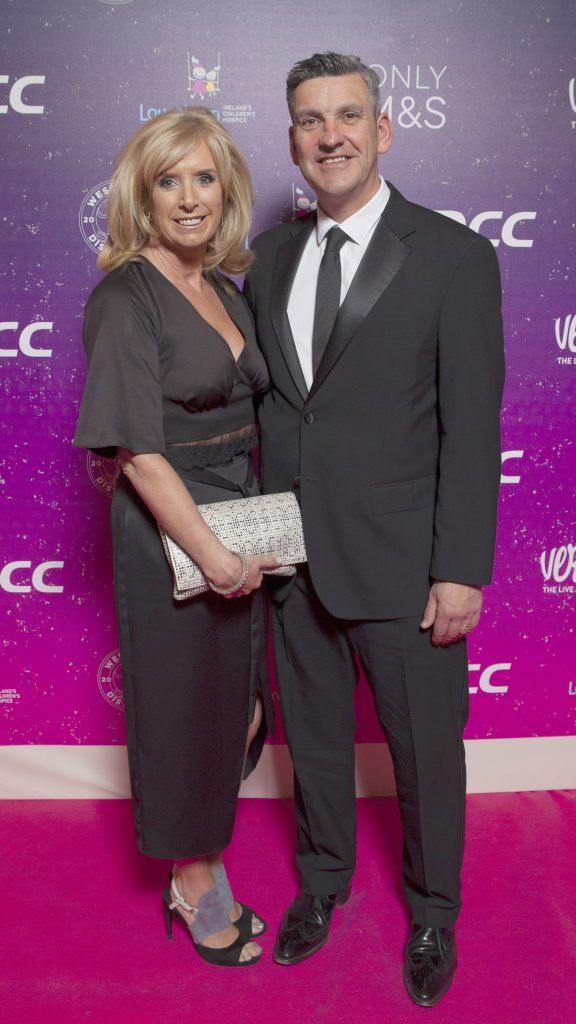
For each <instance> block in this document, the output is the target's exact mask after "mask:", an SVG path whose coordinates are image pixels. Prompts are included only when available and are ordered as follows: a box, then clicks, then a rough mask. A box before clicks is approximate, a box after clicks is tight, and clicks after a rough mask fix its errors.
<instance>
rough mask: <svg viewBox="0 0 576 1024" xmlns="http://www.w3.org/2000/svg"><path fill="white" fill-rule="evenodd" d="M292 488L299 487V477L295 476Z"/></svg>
mask: <svg viewBox="0 0 576 1024" xmlns="http://www.w3.org/2000/svg"><path fill="white" fill-rule="evenodd" d="M292 487H300V477H299V476H295V477H294V479H293V481H292Z"/></svg>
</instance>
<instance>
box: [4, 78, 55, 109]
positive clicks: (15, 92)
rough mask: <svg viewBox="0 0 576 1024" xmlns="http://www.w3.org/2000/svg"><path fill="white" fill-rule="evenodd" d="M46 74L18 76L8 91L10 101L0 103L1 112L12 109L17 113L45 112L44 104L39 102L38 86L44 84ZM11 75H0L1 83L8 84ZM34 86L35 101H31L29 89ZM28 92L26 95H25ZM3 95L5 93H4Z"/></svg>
mask: <svg viewBox="0 0 576 1024" xmlns="http://www.w3.org/2000/svg"><path fill="white" fill-rule="evenodd" d="M45 81H46V76H45V75H24V76H23V77H22V78H16V79H15V80H14V81H13V82H12V85H11V86H10V89H9V90H7V92H8V103H0V114H7V113H8V112H9V111H10V110H12V111H13V112H14V113H15V114H43V113H44V105H43V104H42V103H38V102H37V96H38V94H37V92H36V90H37V88H38V86H40V85H44V83H45ZM9 82H10V75H0V85H8V84H9ZM31 88H34V102H31V98H30V93H29V92H28V90H29V89H31ZM24 93H26V95H24ZM2 95H3V94H2Z"/></svg>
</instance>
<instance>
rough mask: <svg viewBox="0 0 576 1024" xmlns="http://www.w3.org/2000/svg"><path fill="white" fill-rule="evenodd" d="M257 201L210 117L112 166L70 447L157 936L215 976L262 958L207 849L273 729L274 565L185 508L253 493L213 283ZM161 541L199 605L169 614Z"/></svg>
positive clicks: (191, 114)
mask: <svg viewBox="0 0 576 1024" xmlns="http://www.w3.org/2000/svg"><path fill="white" fill-rule="evenodd" d="M252 199H253V193H252V184H251V181H250V176H249V172H248V169H247V167H246V164H245V162H244V159H243V157H242V155H241V153H240V152H239V150H238V147H237V146H236V144H235V142H234V140H233V139H232V137H231V136H230V135H229V134H228V132H227V131H226V130H225V129H224V128H222V127H221V125H220V124H219V123H218V122H217V121H216V120H215V118H214V117H213V116H212V115H211V114H210V113H209V112H208V111H203V110H196V109H194V110H185V111H174V112H169V113H166V114H163V115H161V116H160V117H157V118H155V119H154V120H153V121H150V122H148V123H147V124H146V125H145V126H144V127H143V128H141V129H140V131H138V132H137V133H136V135H135V136H134V138H133V139H131V141H130V142H129V143H128V145H127V146H126V147H125V149H124V150H123V151H122V153H121V154H120V157H119V159H118V162H117V165H116V169H115V172H114V176H113V178H112V183H111V187H110V194H109V204H108V220H109V232H110V233H109V238H108V242H107V244H106V246H105V247H104V250H103V251H102V253H101V255H100V258H99V260H98V264H99V266H100V268H101V269H102V270H106V271H108V275H107V276H106V277H105V278H104V280H103V281H101V282H100V284H99V285H98V286H97V287H96V288H95V289H94V291H93V292H92V294H91V296H90V298H89V300H88V304H87V307H86V315H85V324H84V345H85V348H86V352H87V355H88V363H89V370H88V378H87V382H86V388H85V391H84V397H83V400H82V406H81V410H80V417H79V421H78V428H77V432H76V437H75V440H74V443H75V444H76V445H81V446H83V447H89V448H91V449H93V450H95V451H97V452H100V454H104V455H108V456H111V457H113V456H115V455H117V456H118V459H119V462H120V466H121V469H122V473H121V474H120V477H119V481H118V484H117V487H116V492H115V495H114V499H113V503H112V533H113V541H114V576H115V579H114V584H115V598H116V610H117V617H118V628H119V635H120V650H121V658H122V678H123V689H124V703H125V716H126V731H127V744H128V754H129V762H130V775H131V784H132V794H133V802H134V813H135V823H136V831H137V837H138V845H139V848H140V850H141V851H142V852H143V853H146V854H148V855H150V856H152V857H169V858H171V859H174V860H175V865H174V868H173V870H172V872H171V876H170V879H171V880H170V887H169V889H167V890H166V892H165V894H164V898H165V906H166V914H167V930H168V934H169V937H170V936H171V921H172V912H173V911H174V910H176V911H177V912H178V914H179V915H180V916H181V918H182V919H183V921H184V922H185V923H186V925H187V926H189V928H190V931H191V933H192V937H193V939H194V944H195V946H196V949H197V951H198V952H199V953H200V955H201V956H202V957H203V958H204V959H205V960H208V961H209V962H211V963H214V964H219V965H225V966H246V965H248V964H253V963H256V961H257V960H258V959H259V958H260V956H261V953H262V950H261V948H260V946H258V945H257V944H256V943H254V942H253V941H251V940H252V939H253V938H254V937H255V936H257V935H259V934H261V933H262V931H263V930H264V927H265V925H264V922H263V921H262V920H260V919H259V918H258V917H256V915H255V914H253V913H252V911H250V910H249V908H247V907H243V906H242V904H238V903H236V902H235V901H234V899H233V897H232V893H231V891H230V887H229V885H228V882H227V878H226V873H225V871H224V868H223V865H222V860H221V851H222V849H223V848H224V847H225V846H226V845H227V844H228V842H229V841H230V837H231V832H232V826H233V821H234V814H235V807H236V800H237V795H238V789H239V785H240V781H241V776H242V772H243V768H244V765H245V763H246V764H247V771H250V770H251V769H252V768H253V767H254V765H255V763H256V761H257V759H258V757H259V754H260V752H261V749H262V745H263V742H264V739H265V736H266V733H267V731H268V727H269V724H270V721H271V715H270V707H271V705H270V698H269V695H268V693H267V689H266V686H265V682H264V680H265V668H264V667H263V666H264V664H265V662H264V658H265V649H264V648H265V643H264V641H265V630H264V607H263V598H262V595H261V593H260V592H259V590H258V588H259V587H260V584H261V582H262V571H263V570H264V569H266V568H272V567H273V566H274V565H275V564H276V559H275V558H274V557H267V558H261V557H258V558H257V557H251V558H246V559H243V558H241V557H240V556H238V555H236V554H234V553H233V552H231V551H229V550H227V549H226V548H225V547H224V546H223V545H222V544H221V543H220V541H219V540H218V539H217V538H216V536H215V535H214V534H213V533H212V532H211V530H210V529H209V528H208V527H207V525H206V524H205V522H204V520H203V519H202V517H201V515H200V513H199V512H198V510H197V507H196V505H197V503H200V502H207V501H221V500H230V499H231V498H234V497H235V496H236V497H242V496H246V495H250V494H254V493H257V485H256V483H255V481H254V477H253V471H252V463H251V458H250V454H249V453H250V449H251V448H253V447H254V445H255V443H256V437H255V430H256V428H255V425H254V408H253V399H254V395H256V394H258V393H260V392H262V391H264V390H265V389H266V388H267V386H268V376H267V372H266V366H265V364H264V361H263V358H262V356H261V354H260V352H259V350H258V348H257V346H256V341H255V337H254V331H253V326H252V322H251V318H250V314H249V312H248V310H247V307H246V305H245V303H244V300H243V298H242V296H241V295H240V294H239V292H238V291H237V289H236V288H235V287H234V285H233V284H232V283H231V282H230V281H229V280H228V279H227V278H225V277H223V276H221V274H219V273H218V272H217V268H219V269H221V270H223V271H227V272H228V273H232V274H240V273H243V272H244V271H245V270H246V268H247V267H248V266H249V264H250V261H251V254H250V253H249V252H248V251H247V250H246V249H245V248H244V239H245V238H246V234H247V232H248V229H249V225H250V220H251V207H252ZM157 524H160V525H161V526H162V527H163V528H164V529H165V530H166V532H167V533H169V534H170V535H171V536H172V537H173V538H174V539H175V540H176V541H177V543H178V544H179V545H180V546H181V547H182V548H184V549H185V550H186V551H187V552H188V553H189V554H190V555H191V556H192V558H193V559H194V561H195V562H197V564H198V565H199V566H200V568H201V569H202V572H203V573H204V575H205V577H206V579H207V581H208V583H209V585H210V587H211V592H209V593H207V594H202V595H200V596H199V597H196V598H194V599H192V600H190V601H185V602H176V601H174V600H173V598H172V580H171V573H170V570H169V568H168V564H167V562H166V559H165V556H164V552H163V549H162V544H161V541H160V536H159V533H158V529H157ZM263 712H264V713H263Z"/></svg>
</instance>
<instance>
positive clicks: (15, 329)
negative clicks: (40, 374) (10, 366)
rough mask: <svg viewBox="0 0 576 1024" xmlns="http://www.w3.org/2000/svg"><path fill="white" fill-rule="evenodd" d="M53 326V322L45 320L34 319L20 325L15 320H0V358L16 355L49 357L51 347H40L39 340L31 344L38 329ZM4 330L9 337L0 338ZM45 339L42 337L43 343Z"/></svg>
mask: <svg viewBox="0 0 576 1024" xmlns="http://www.w3.org/2000/svg"><path fill="white" fill-rule="evenodd" d="M53 327H54V324H53V322H52V321H47V320H35V321H34V323H31V324H26V325H24V324H22V326H20V324H19V323H18V321H17V320H3V321H0V359H15V358H16V356H18V355H24V356H30V358H32V359H49V358H50V356H51V355H52V349H51V348H45V347H44V348H43V347H41V344H40V343H39V341H36V342H35V343H34V344H33V339H34V335H35V334H37V333H38V332H39V331H42V332H43V331H51V330H52V328H53ZM4 332H9V333H10V335H11V336H10V337H9V339H3V338H2V334H3V333H4ZM46 341H47V339H46V338H44V340H43V344H44V345H46Z"/></svg>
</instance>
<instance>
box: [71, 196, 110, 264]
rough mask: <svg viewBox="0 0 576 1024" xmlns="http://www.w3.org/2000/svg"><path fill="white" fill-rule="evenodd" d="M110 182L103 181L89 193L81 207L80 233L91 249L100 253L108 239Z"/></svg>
mask: <svg viewBox="0 0 576 1024" xmlns="http://www.w3.org/2000/svg"><path fill="white" fill-rule="evenodd" d="M109 188H110V181H109V180H108V181H102V182H100V184H99V185H96V188H93V189H92V190H91V191H90V192H88V193H87V194H86V195H85V196H84V199H83V200H82V204H81V206H80V213H79V215H78V222H79V225H80V233H81V235H82V238H83V239H84V241H85V242H86V245H87V246H88V248H89V249H92V251H93V252H96V253H100V252H102V249H103V248H104V245H105V243H106V239H107V238H108V221H107V218H106V203H107V200H108V190H109Z"/></svg>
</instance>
